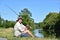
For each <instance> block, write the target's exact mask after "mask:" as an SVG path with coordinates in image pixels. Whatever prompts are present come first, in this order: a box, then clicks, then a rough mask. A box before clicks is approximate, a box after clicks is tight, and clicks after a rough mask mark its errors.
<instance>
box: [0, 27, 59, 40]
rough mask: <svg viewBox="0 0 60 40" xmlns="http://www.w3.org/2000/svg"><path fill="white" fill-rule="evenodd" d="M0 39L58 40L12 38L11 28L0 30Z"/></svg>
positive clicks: (52, 39)
mask: <svg viewBox="0 0 60 40" xmlns="http://www.w3.org/2000/svg"><path fill="white" fill-rule="evenodd" d="M0 38H7V39H8V40H58V39H56V38H31V37H22V38H21V37H14V35H13V28H7V29H6V28H0Z"/></svg>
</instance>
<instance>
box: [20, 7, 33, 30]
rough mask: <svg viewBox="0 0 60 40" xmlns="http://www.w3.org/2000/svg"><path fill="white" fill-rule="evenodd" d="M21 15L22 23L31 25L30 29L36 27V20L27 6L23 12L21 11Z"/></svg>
mask: <svg viewBox="0 0 60 40" xmlns="http://www.w3.org/2000/svg"><path fill="white" fill-rule="evenodd" d="M19 17H22V18H23V22H22V23H23V24H24V25H30V26H31V29H30V30H33V29H34V20H33V19H32V18H31V17H32V14H31V12H30V11H29V10H28V9H27V8H24V9H23V10H21V12H20V13H19Z"/></svg>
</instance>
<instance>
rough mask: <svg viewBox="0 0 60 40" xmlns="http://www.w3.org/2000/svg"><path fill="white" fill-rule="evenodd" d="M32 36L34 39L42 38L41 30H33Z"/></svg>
mask: <svg viewBox="0 0 60 40" xmlns="http://www.w3.org/2000/svg"><path fill="white" fill-rule="evenodd" d="M34 35H35V37H40V38H43V37H44V35H43V34H42V29H35V30H34Z"/></svg>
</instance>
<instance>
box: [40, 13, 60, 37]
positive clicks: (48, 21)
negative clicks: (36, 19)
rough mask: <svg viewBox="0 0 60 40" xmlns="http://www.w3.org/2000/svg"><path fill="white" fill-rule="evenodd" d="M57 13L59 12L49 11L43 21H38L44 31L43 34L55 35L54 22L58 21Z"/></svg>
mask: <svg viewBox="0 0 60 40" xmlns="http://www.w3.org/2000/svg"><path fill="white" fill-rule="evenodd" d="M58 15H59V13H56V12H50V13H49V14H48V15H47V16H46V18H45V19H44V21H43V22H42V23H40V27H43V30H44V31H45V36H52V35H55V31H54V28H55V24H56V22H58Z"/></svg>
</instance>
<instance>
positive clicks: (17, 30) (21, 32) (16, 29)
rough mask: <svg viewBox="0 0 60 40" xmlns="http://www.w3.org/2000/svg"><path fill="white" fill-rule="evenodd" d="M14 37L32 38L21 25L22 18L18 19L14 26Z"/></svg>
mask: <svg viewBox="0 0 60 40" xmlns="http://www.w3.org/2000/svg"><path fill="white" fill-rule="evenodd" d="M14 35H15V36H27V37H29V36H31V37H34V36H33V35H32V33H31V32H30V31H29V30H28V29H27V28H26V27H25V26H24V25H23V24H22V18H18V20H17V23H16V24H15V26H14Z"/></svg>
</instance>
